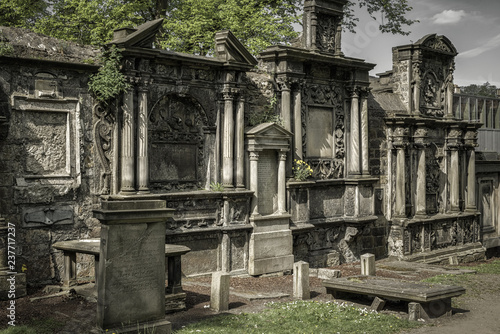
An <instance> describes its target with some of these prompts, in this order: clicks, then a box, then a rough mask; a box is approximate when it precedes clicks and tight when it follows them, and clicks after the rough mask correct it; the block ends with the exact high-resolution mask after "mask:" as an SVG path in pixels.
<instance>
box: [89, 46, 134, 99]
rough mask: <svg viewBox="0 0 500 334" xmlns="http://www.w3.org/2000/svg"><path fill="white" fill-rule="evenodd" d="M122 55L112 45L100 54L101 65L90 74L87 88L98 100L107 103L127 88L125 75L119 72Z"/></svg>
mask: <svg viewBox="0 0 500 334" xmlns="http://www.w3.org/2000/svg"><path fill="white" fill-rule="evenodd" d="M121 59H122V56H121V54H120V51H119V50H118V49H117V48H116V47H115V46H112V47H111V48H110V49H109V50H107V51H105V52H104V53H103V55H102V56H101V62H102V64H103V65H102V66H101V67H100V68H99V72H98V73H96V74H93V75H91V76H90V81H89V89H90V91H91V92H92V93H93V94H94V96H95V98H96V100H97V101H99V102H104V103H107V101H109V100H110V99H112V98H113V97H115V96H118V94H120V93H121V92H124V91H125V90H127V89H128V88H129V86H130V85H129V84H128V83H127V82H126V78H125V76H124V75H123V74H122V73H121V72H120V62H121Z"/></svg>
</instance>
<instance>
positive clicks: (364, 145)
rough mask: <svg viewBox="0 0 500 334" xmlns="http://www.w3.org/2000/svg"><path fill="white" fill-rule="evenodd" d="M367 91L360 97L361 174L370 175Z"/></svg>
mask: <svg viewBox="0 0 500 334" xmlns="http://www.w3.org/2000/svg"><path fill="white" fill-rule="evenodd" d="M367 95H368V91H365V92H363V95H362V96H361V173H362V174H363V175H367V176H368V175H370V163H369V156H368V98H367Z"/></svg>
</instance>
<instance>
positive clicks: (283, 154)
mask: <svg viewBox="0 0 500 334" xmlns="http://www.w3.org/2000/svg"><path fill="white" fill-rule="evenodd" d="M278 155H279V159H280V161H286V151H280V152H279V153H278Z"/></svg>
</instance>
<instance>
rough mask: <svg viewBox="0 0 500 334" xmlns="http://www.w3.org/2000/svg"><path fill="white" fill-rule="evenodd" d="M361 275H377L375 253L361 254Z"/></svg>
mask: <svg viewBox="0 0 500 334" xmlns="http://www.w3.org/2000/svg"><path fill="white" fill-rule="evenodd" d="M361 275H367V276H375V255H373V254H363V255H361Z"/></svg>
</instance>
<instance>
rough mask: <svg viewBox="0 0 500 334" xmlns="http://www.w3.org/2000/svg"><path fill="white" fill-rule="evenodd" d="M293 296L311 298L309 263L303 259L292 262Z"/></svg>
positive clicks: (301, 298) (302, 298)
mask: <svg viewBox="0 0 500 334" xmlns="http://www.w3.org/2000/svg"><path fill="white" fill-rule="evenodd" d="M293 298H296V299H300V300H306V299H309V298H311V290H310V288H309V263H307V262H304V261H299V262H295V263H294V264H293Z"/></svg>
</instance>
